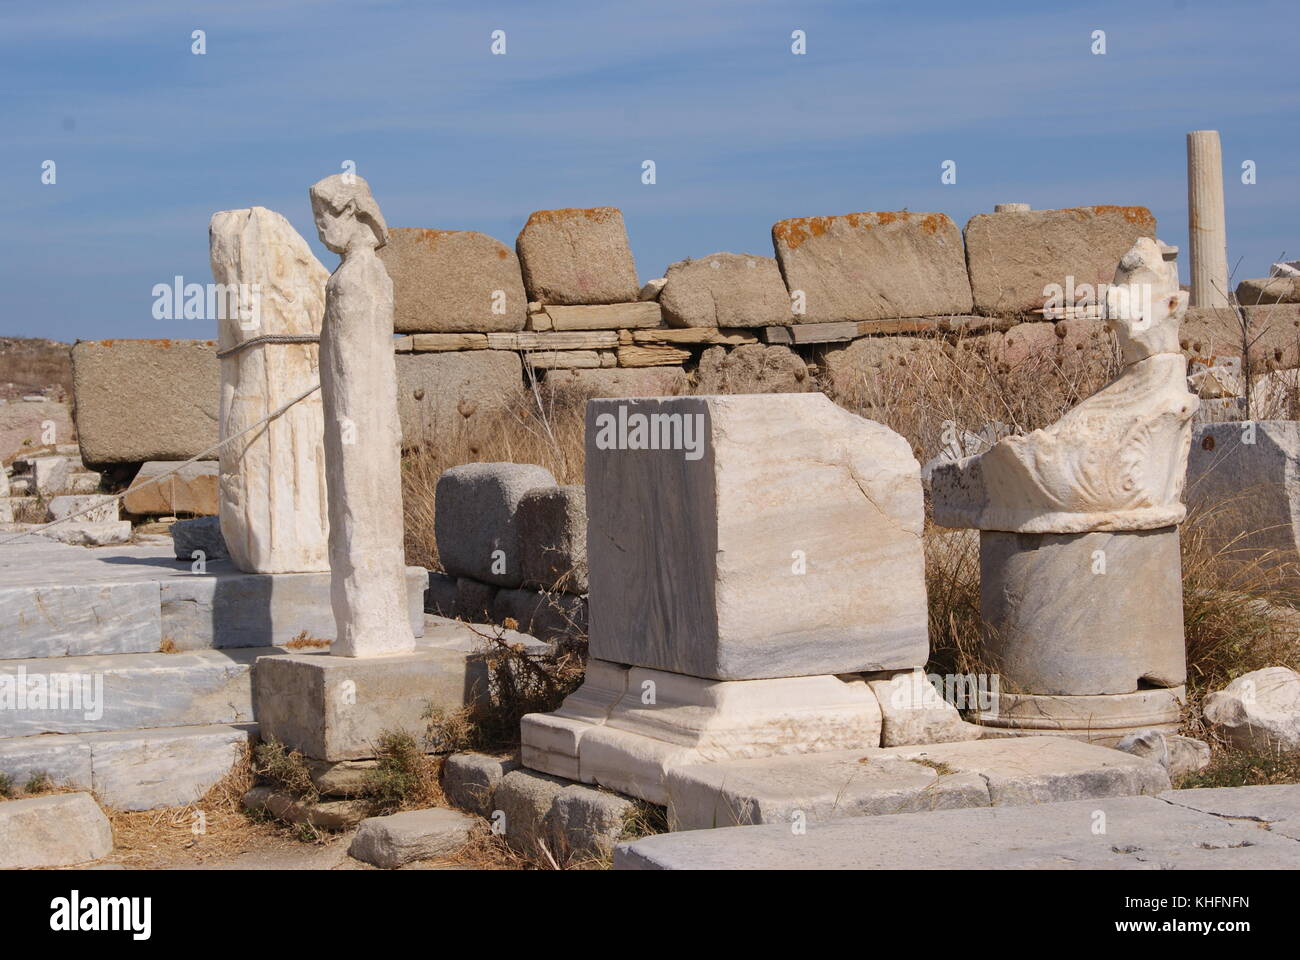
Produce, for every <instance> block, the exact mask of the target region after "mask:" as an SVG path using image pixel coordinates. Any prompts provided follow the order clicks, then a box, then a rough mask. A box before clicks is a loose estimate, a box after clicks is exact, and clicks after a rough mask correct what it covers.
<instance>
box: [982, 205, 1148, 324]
mask: <svg viewBox="0 0 1300 960" xmlns="http://www.w3.org/2000/svg"><path fill="white" fill-rule="evenodd" d="M1155 235H1156V218H1155V217H1153V216H1152V215H1151V211H1150V210H1148V209H1147V208H1146V207H1116V206H1097V207H1071V208H1068V209H1064V210H1031V211H1027V212H1021V213H995V214H989V213H981V214H977V215H976V216H974V217H972V218H971V219H970V220H969V221H967V223H966V231H965V239H966V261H967V264H968V266H969V268H970V287H971V294H972V296H973V299H974V303H975V312H976V313H983V314H998V315H1015V314H1021V313H1027V312H1029V311H1030V310H1036V309H1038V308H1039V307H1041V306H1042V305H1043V304H1044V302H1045V301H1046V300H1047V299H1048V298H1049V297H1050V292H1049V290H1048V289H1046V288H1048V287H1049V286H1050V285H1052V284H1056V285H1057V286H1058V287H1060V288H1061V290H1062V292H1064V291H1065V290H1066V285H1067V278H1072V279H1071V280H1069V281H1068V282H1069V283H1070V284H1071V285H1072V287H1073V289H1074V290H1075V291H1076V294H1075V299H1076V301H1077V300H1078V299H1079V298H1080V297H1081V296H1083V295H1084V291H1081V290H1080V288H1081V287H1082V286H1083V285H1084V284H1089V285H1091V286H1092V289H1093V291H1094V297H1095V291H1096V288H1097V285H1098V284H1110V283H1111V282H1112V280H1113V278H1114V276H1115V267H1116V265H1117V264H1118V263H1119V261H1120V258H1121V257H1123V256H1124V254H1125V253H1126V252H1127V251H1128V249H1129V248H1130V247H1132V246H1133V244H1134V242H1135V241H1136V240H1137V239H1138V238H1139V237H1151V238H1152V239H1154V238H1155ZM1099 299H1100V298H1096V299H1095V300H1094V302H1096V300H1099Z"/></svg>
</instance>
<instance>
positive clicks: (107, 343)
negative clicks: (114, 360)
mask: <svg viewBox="0 0 1300 960" xmlns="http://www.w3.org/2000/svg"><path fill="white" fill-rule="evenodd" d="M93 342H98V344H99V345H100V346H101V347H116V346H118V345H119V344H125V345H127V346H131V345H135V344H141V343H144V344H148V345H149V346H151V347H162V348H164V349H166V350H170V349H171V348H172V347H176V346H189V345H190V344H194V343H199V344H205V345H207V346H209V347H213V346H216V344H217V341H215V340H165V339H155V340H127V339H120V338H119V339H113V340H99V341H93Z"/></svg>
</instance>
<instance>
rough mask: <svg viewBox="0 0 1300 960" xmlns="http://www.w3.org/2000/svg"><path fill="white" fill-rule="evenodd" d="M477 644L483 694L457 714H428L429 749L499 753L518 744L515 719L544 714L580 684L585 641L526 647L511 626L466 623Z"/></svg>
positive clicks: (564, 640) (575, 639)
mask: <svg viewBox="0 0 1300 960" xmlns="http://www.w3.org/2000/svg"><path fill="white" fill-rule="evenodd" d="M468 626H469V629H470V630H471V631H473V632H474V633H475V634H476V635H477V636H478V637H479V640H480V650H479V656H480V657H481V660H482V663H483V665H484V667H485V670H486V674H487V690H486V691H484V692H483V694H482V695H481V696H479V697H478V698H477V701H476V702H475V703H474V704H473V705H471V706H467V707H465V708H463V709H461V710H457V711H450V712H449V711H443V710H430V711H429V713H428V714H427V718H428V733H427V734H426V736H425V739H426V742H427V744H428V747H429V749H430V750H436V751H437V752H439V753H454V752H457V751H461V750H479V751H484V752H487V753H500V752H503V751H507V750H510V749H513V748H514V747H517V746H518V745H519V721H520V720H522V719H523V716H524V714H526V713H550V712H551V711H553V710H555V709H557V708H558V707H559V706H560V704H561V703H562V702H563V700H564V698H565V697H567V696H568V695H569V694H570V693H572V692H573V691H574V690H576V689H578V687H579V686H581V684H582V678H583V674H584V672H585V671H586V663H587V644H586V638H585V637H567V638H561V639H560V640H558V641H556V642H555V643H553V644H552V645H551V648H550V649H548V650H543V649H529V648H528V647H525V646H524V645H523V644H522V643H519V642H517V641H515V640H514V639H513V638H512V637H510V636H508V635H507V631H508V630H513V629H514V628H515V627H516V626H518V625H517V624H515V623H514V622H513V621H506V624H505V625H504V626H494V625H490V624H485V625H474V624H470V625H468Z"/></svg>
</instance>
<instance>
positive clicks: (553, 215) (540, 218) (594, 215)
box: [524, 207, 622, 230]
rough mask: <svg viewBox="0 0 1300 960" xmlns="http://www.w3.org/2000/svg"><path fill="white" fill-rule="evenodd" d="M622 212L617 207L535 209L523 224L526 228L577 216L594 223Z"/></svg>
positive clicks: (609, 219)
mask: <svg viewBox="0 0 1300 960" xmlns="http://www.w3.org/2000/svg"><path fill="white" fill-rule="evenodd" d="M621 216H622V213H621V212H620V211H619V209H618V207H564V208H562V209H559V210H535V211H533V212H532V213H531V214H529V216H528V222H527V223H525V224H524V229H525V230H527V229H528V228H529V227H531V226H535V225H537V224H542V223H557V224H558V223H564V222H565V221H568V220H577V219H579V218H582V219H586V220H591V221H593V222H595V223H609V222H610V221H611V220H613V219H614V218H615V217H621Z"/></svg>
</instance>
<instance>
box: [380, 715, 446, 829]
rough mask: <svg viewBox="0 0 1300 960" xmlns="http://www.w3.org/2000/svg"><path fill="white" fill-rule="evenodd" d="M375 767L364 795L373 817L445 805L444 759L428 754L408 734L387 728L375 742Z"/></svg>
mask: <svg viewBox="0 0 1300 960" xmlns="http://www.w3.org/2000/svg"><path fill="white" fill-rule="evenodd" d="M376 754H377V756H376V758H375V759H376V764H377V765H376V767H375V769H374V770H370V771H368V772H367V773H366V776H365V778H364V786H363V796H364V797H365V799H366V800H367V801H368V802H369V804H370V807H371V809H372V811H373V815H374V816H382V815H384V814H389V813H397V812H398V811H399V810H419V809H423V808H425V807H434V806H442V805H443V804H444V803H445V800H446V798H445V797H444V796H443V793H442V788H441V787H440V786H439V783H438V773H439V769H440V767H441V761H440V760H439V759H438V758H435V757H430V756H428V754H427V753H425V751H424V749H423V747H422V745H421V744H419V743H417V742H416V740H415V738H414V737H412V736H411V735H410V734H409V733H403V732H400V731H388V732H385V733H384V734H382V735H381V736H380V738H379V743H378V744H377V745H376Z"/></svg>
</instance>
